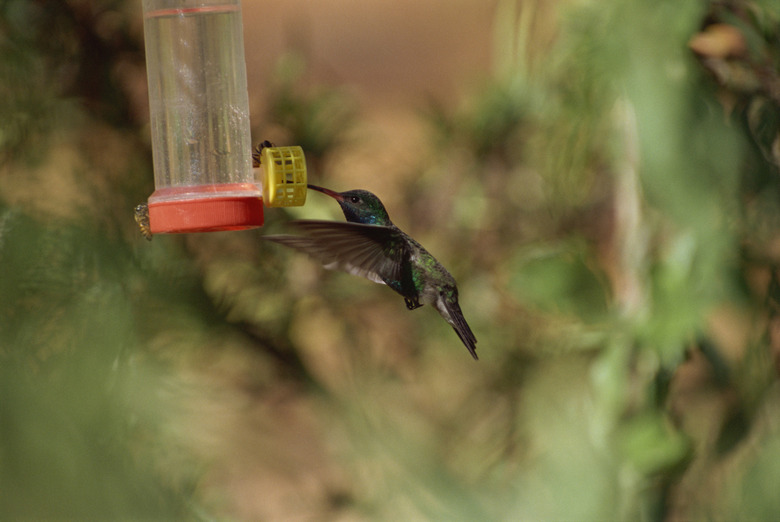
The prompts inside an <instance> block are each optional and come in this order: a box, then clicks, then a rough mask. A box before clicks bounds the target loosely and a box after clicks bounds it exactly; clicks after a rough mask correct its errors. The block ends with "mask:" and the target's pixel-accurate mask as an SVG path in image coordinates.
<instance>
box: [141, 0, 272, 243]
mask: <svg viewBox="0 0 780 522" xmlns="http://www.w3.org/2000/svg"><path fill="white" fill-rule="evenodd" d="M143 10H144V35H145V46H146V68H147V75H148V81H149V110H150V115H151V120H150V121H151V137H152V153H153V156H154V182H155V192H154V194H152V195H151V197H150V198H149V224H150V227H151V231H152V233H159V232H196V231H209V230H235V229H242V228H250V227H255V226H260V225H262V224H263V204H262V199H261V198H262V191H261V189H260V187H259V186H258V185H256V184H255V180H254V173H253V170H252V150H251V137H250V131H249V101H248V95H247V82H246V64H245V60H244V42H243V33H242V29H243V28H242V22H241V5H240V1H239V0H205V1H204V0H143Z"/></svg>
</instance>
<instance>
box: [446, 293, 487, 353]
mask: <svg viewBox="0 0 780 522" xmlns="http://www.w3.org/2000/svg"><path fill="white" fill-rule="evenodd" d="M445 306H446V307H447V312H448V313H449V319H450V320H449V321H448V322H449V323H450V324H451V325H452V328H453V330H455V333H456V334H458V337H460V340H461V341H463V344H464V345H466V348H468V350H469V353H470V354H471V356H472V357H473V358H474V360H479V357H477V338H476V336H475V335H474V332H472V331H471V328H470V327H469V324H468V323H467V322H466V318H465V317H463V312H461V310H460V305H459V304H458V303H457V301H454V302H448V303H446V304H445Z"/></svg>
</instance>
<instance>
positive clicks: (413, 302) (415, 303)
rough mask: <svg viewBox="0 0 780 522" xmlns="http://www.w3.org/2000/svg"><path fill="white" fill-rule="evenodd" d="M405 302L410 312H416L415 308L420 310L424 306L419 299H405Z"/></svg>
mask: <svg viewBox="0 0 780 522" xmlns="http://www.w3.org/2000/svg"><path fill="white" fill-rule="evenodd" d="M404 302H405V303H406V308H408V309H409V310H414V309H415V308H420V307H421V306H422V304H420V301H419V300H418V299H417V298H414V299H409V298H408V297H404Z"/></svg>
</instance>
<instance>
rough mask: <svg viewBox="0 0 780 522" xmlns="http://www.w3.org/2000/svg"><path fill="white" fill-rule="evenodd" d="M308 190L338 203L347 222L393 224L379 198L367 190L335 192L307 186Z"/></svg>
mask: <svg viewBox="0 0 780 522" xmlns="http://www.w3.org/2000/svg"><path fill="white" fill-rule="evenodd" d="M309 188H310V189H312V190H316V191H318V192H322V193H323V194H327V195H328V196H330V197H332V198H333V199H335V200H336V201H338V202H339V205H340V206H341V210H342V211H343V212H344V217H345V218H347V221H350V222H352V223H363V224H365V225H382V226H390V225H392V224H393V223H392V221H390V216H388V215H387V210H385V206H384V205H383V204H382V202H381V201H380V200H379V198H378V197H376V196H375V195H374V194H372V193H371V192H369V191H367V190H348V191H346V192H336V191H333V190H330V189H326V188H323V187H318V186H316V185H309Z"/></svg>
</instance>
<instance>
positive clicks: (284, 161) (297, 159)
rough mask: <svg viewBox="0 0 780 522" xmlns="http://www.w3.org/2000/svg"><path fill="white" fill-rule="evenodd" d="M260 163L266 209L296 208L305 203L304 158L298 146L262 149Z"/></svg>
mask: <svg viewBox="0 0 780 522" xmlns="http://www.w3.org/2000/svg"><path fill="white" fill-rule="evenodd" d="M260 164H261V165H262V167H263V170H264V171H265V172H264V173H265V176H263V197H264V198H265V204H266V205H267V206H269V207H300V206H302V205H303V204H304V203H306V158H305V157H304V156H303V149H302V148H301V147H297V146H295V147H263V149H262V150H261V152H260Z"/></svg>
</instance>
